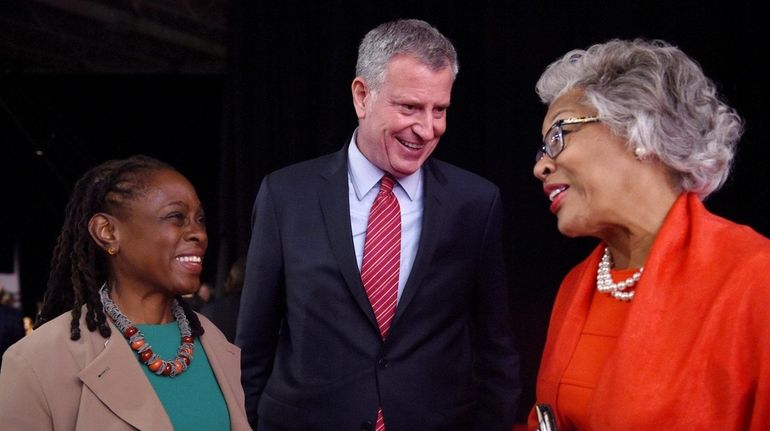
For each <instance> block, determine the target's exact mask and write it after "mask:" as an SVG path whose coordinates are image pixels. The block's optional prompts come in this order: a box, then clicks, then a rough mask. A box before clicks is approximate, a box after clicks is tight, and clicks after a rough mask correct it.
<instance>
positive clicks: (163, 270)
mask: <svg viewBox="0 0 770 431" xmlns="http://www.w3.org/2000/svg"><path fill="white" fill-rule="evenodd" d="M149 175H150V176H151V178H150V179H149V181H148V183H147V185H146V187H145V189H144V190H143V192H142V193H140V194H139V196H137V197H136V198H135V199H133V200H130V201H128V202H127V203H126V204H125V207H124V208H123V209H122V210H121V211H120V212H119V214H116V215H114V216H113V218H114V220H115V222H114V223H115V228H114V230H115V237H116V239H117V245H118V246H119V250H120V251H119V253H118V254H117V256H115V259H114V263H113V273H114V276H115V278H116V281H117V284H118V286H120V287H121V289H124V290H125V289H131V290H133V291H135V292H139V293H142V292H146V293H153V292H161V293H164V294H168V295H184V294H189V293H193V292H195V291H196V290H197V289H198V287H199V286H200V273H201V271H202V270H203V256H204V254H205V253H206V248H207V247H208V236H207V235H206V225H205V219H204V214H203V209H202V208H201V203H200V201H199V200H198V196H197V194H196V193H195V189H194V188H193V186H192V184H190V182H189V181H187V179H186V178H185V177H184V176H182V175H181V174H179V173H178V172H175V171H172V170H161V171H155V172H153V173H151V174H149Z"/></svg>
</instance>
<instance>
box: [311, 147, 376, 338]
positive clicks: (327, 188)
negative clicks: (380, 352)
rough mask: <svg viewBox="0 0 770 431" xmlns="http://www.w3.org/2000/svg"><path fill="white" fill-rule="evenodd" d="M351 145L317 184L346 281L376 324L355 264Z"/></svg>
mask: <svg viewBox="0 0 770 431" xmlns="http://www.w3.org/2000/svg"><path fill="white" fill-rule="evenodd" d="M347 157H348V146H347V145H345V146H344V147H343V148H342V150H341V151H339V152H337V153H336V154H334V156H333V157H332V162H331V163H330V164H329V166H328V168H327V169H326V170H324V171H323V172H322V173H321V177H322V178H323V179H324V181H322V182H321V183H320V185H319V188H318V199H319V201H320V202H321V210H322V213H323V218H324V224H325V225H326V230H327V232H328V234H329V241H330V242H331V248H332V252H333V253H334V257H335V258H336V259H337V264H338V265H339V267H340V272H342V277H343V278H344V279H345V281H346V282H347V286H348V289H350V293H351V294H352V295H353V298H355V301H356V302H357V303H358V306H359V307H361V310H362V311H363V312H364V313H365V314H366V316H367V317H368V318H369V321H370V322H371V323H372V325H374V327H375V328H377V327H378V326H377V320H376V318H375V317H374V312H373V311H372V307H371V305H370V304H369V298H368V297H367V296H366V292H365V291H364V287H363V284H362V283H361V273H360V271H359V270H358V265H357V264H356V252H355V248H354V247H353V232H352V231H351V229H350V202H349V200H348V199H349V197H348V161H347Z"/></svg>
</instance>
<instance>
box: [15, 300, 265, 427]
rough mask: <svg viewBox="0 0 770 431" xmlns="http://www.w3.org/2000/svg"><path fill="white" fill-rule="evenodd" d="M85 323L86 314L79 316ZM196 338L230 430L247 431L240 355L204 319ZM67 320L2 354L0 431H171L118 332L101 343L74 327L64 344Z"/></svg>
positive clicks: (65, 317)
mask: <svg viewBox="0 0 770 431" xmlns="http://www.w3.org/2000/svg"><path fill="white" fill-rule="evenodd" d="M83 315H84V316H85V313H83ZM198 318H199V319H200V321H201V324H202V325H203V328H204V330H205V332H206V333H205V334H204V335H203V336H202V337H201V338H200V341H201V344H202V345H203V348H204V349H206V355H207V356H208V359H209V362H210V364H211V369H212V370H213V371H214V375H215V377H216V379H217V381H218V382H219V387H220V389H221V390H222V394H223V395H224V397H225V402H226V403H227V409H228V411H229V413H230V423H231V427H232V429H233V430H250V429H251V428H250V427H249V425H248V422H247V420H246V412H245V410H244V396H243V388H242V387H241V369H240V356H241V353H240V349H239V348H238V347H236V346H234V345H232V344H230V343H228V342H227V340H226V339H225V337H224V335H222V332H221V331H219V329H217V328H216V327H215V326H214V324H212V323H211V321H209V320H208V319H206V318H205V317H204V316H202V315H200V314H199V315H198ZM70 320H71V315H70V314H69V313H65V314H63V315H61V316H59V317H57V318H56V319H54V320H52V321H50V322H48V323H46V324H45V325H43V326H41V327H40V328H38V329H36V330H35V331H34V332H33V333H32V334H30V335H29V336H27V337H25V338H24V339H22V340H21V341H19V342H18V343H16V344H14V345H13V346H12V347H10V348H9V349H8V350H7V351H6V353H5V354H4V355H3V362H2V364H3V365H2V370H1V371H0V428H2V429H3V430H9V431H10V430H35V431H37V430H83V431H86V430H99V431H107V430H134V429H140V430H152V431H156V430H158V431H165V430H168V431H172V430H173V428H172V426H171V421H170V420H169V417H168V415H167V414H166V411H165V410H164V408H163V405H162V404H161V402H160V399H159V398H158V396H157V395H156V394H155V391H154V390H153V388H152V386H151V385H150V382H149V381H148V380H147V377H146V376H145V375H144V373H143V371H142V369H141V364H140V363H139V361H138V360H137V358H136V354H134V353H133V351H132V350H131V348H130V347H129V346H128V343H127V342H126V340H125V339H124V338H123V336H122V335H121V334H120V331H118V329H117V328H116V327H115V326H113V325H112V324H110V325H111V328H112V334H113V336H112V337H110V338H109V339H105V338H103V337H102V336H101V335H99V332H98V331H95V332H91V331H89V330H88V329H87V328H86V324H85V320H84V319H83V318H81V322H80V328H81V330H80V335H81V337H80V340H78V341H72V340H70V338H69V333H70V330H69V328H70Z"/></svg>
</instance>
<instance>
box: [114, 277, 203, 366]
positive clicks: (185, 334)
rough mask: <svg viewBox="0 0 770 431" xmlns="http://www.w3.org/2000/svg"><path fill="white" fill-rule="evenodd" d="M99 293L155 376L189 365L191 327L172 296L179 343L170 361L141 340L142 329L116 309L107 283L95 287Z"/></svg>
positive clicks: (191, 351)
mask: <svg viewBox="0 0 770 431" xmlns="http://www.w3.org/2000/svg"><path fill="white" fill-rule="evenodd" d="M99 296H100V297H101V300H102V305H103V306H104V311H105V312H106V313H107V315H108V316H110V318H112V321H113V322H114V323H115V326H117V327H118V329H119V330H120V332H121V333H122V334H123V336H124V337H126V339H127V340H128V344H129V345H130V346H131V349H132V350H134V351H135V352H136V354H137V355H139V361H141V362H143V363H144V364H145V365H147V368H149V369H150V371H152V372H153V373H155V374H157V375H159V376H168V377H174V376H176V375H178V374H181V373H182V372H184V371H185V370H186V369H187V367H189V366H190V362H191V361H192V356H193V347H194V345H193V337H192V331H191V330H190V322H189V321H188V320H187V316H185V314H184V310H183V309H182V306H180V305H179V302H178V301H177V300H176V298H174V299H172V300H171V309H172V312H173V313H174V317H175V318H176V322H177V325H179V333H180V334H181V335H182V344H181V345H180V346H179V349H178V350H177V354H176V358H174V360H173V361H166V360H164V359H162V358H161V357H160V356H158V355H156V354H155V352H153V351H152V347H151V346H150V345H149V344H148V343H147V342H145V341H144V334H142V331H140V330H139V329H138V328H137V327H136V326H134V324H133V323H131V321H130V320H129V319H128V317H126V316H125V315H124V314H123V313H121V312H120V309H118V306H117V305H115V303H114V302H112V299H110V292H109V288H108V287H107V283H104V285H102V287H101V289H99Z"/></svg>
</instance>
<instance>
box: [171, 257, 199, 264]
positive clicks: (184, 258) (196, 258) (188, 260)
mask: <svg viewBox="0 0 770 431" xmlns="http://www.w3.org/2000/svg"><path fill="white" fill-rule="evenodd" d="M176 260H178V261H180V262H196V263H201V260H202V259H201V257H200V256H179V257H177V258H176Z"/></svg>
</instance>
